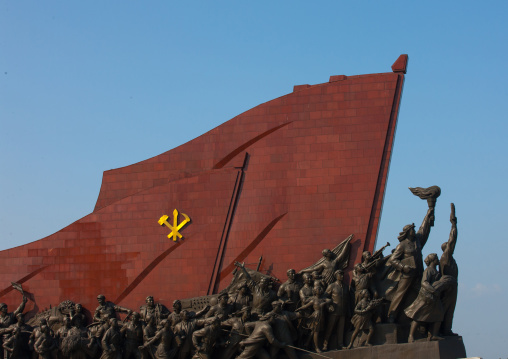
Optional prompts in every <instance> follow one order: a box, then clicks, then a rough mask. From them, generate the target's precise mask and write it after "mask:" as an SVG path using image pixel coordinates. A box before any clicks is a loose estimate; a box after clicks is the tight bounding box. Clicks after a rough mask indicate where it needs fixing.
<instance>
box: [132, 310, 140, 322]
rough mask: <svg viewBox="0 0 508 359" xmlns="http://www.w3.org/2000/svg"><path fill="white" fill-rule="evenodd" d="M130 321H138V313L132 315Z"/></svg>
mask: <svg viewBox="0 0 508 359" xmlns="http://www.w3.org/2000/svg"><path fill="white" fill-rule="evenodd" d="M132 323H134V324H138V323H139V314H138V313H136V314H134V315H133V316H132Z"/></svg>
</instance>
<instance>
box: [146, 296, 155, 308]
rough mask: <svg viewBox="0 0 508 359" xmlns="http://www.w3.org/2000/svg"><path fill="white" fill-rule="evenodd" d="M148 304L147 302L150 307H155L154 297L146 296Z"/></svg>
mask: <svg viewBox="0 0 508 359" xmlns="http://www.w3.org/2000/svg"><path fill="white" fill-rule="evenodd" d="M146 304H147V305H148V306H149V307H153V306H154V301H153V297H148V298H146Z"/></svg>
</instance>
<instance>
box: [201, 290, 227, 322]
mask: <svg viewBox="0 0 508 359" xmlns="http://www.w3.org/2000/svg"><path fill="white" fill-rule="evenodd" d="M218 299H219V302H218V303H217V304H216V305H214V306H212V307H211V308H210V310H209V311H208V312H207V313H206V314H205V318H211V317H216V316H221V317H222V318H224V319H227V318H228V317H229V316H230V315H231V314H233V311H234V308H233V306H232V305H231V304H229V303H228V300H229V296H228V293H227V292H222V293H221V294H219V298H218Z"/></svg>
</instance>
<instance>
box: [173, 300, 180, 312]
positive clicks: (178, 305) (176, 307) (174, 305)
mask: <svg viewBox="0 0 508 359" xmlns="http://www.w3.org/2000/svg"><path fill="white" fill-rule="evenodd" d="M173 309H174V310H177V311H180V310H182V302H180V300H178V299H177V300H175V301H174V302H173Z"/></svg>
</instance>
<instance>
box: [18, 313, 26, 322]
mask: <svg viewBox="0 0 508 359" xmlns="http://www.w3.org/2000/svg"><path fill="white" fill-rule="evenodd" d="M16 319H17V321H18V323H19V324H25V315H24V314H23V313H18V314H16Z"/></svg>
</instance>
